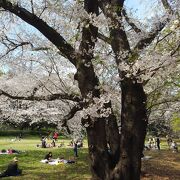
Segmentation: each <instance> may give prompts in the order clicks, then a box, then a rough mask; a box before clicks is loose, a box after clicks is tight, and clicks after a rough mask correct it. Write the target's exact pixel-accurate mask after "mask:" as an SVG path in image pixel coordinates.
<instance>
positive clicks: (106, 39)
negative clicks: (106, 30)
mask: <svg viewBox="0 0 180 180" xmlns="http://www.w3.org/2000/svg"><path fill="white" fill-rule="evenodd" d="M97 36H98V38H99V39H101V40H102V41H104V42H106V43H108V44H111V40H110V38H109V37H106V36H105V35H104V34H101V33H100V32H98V34H97Z"/></svg>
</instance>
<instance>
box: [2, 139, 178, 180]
mask: <svg viewBox="0 0 180 180" xmlns="http://www.w3.org/2000/svg"><path fill="white" fill-rule="evenodd" d="M60 139H61V140H60V141H59V143H60V142H62V141H63V142H64V144H65V146H64V147H62V148H47V149H42V148H37V147H36V144H38V143H39V142H40V140H39V139H38V138H37V137H29V138H25V139H23V140H21V141H11V138H10V137H8V138H5V137H3V138H0V149H8V148H10V147H12V148H13V149H17V150H21V151H25V152H23V153H21V154H19V155H17V157H18V158H19V167H20V169H22V170H23V175H22V176H19V177H8V178H4V179H18V180H36V179H37V180H39V179H41V180H45V179H46V180H47V179H48V180H56V179H58V180H59V179H60V180H89V179H90V178H91V174H90V170H89V159H88V150H87V143H85V147H84V148H82V149H80V150H79V157H78V159H77V162H76V163H75V164H59V165H57V166H51V165H48V164H43V163H40V162H39V161H40V160H41V159H43V158H44V156H45V154H46V153H48V152H49V151H52V153H53V157H54V158H57V157H61V156H63V157H65V158H66V159H68V158H70V157H72V156H73V150H72V148H69V146H67V145H68V144H69V142H70V140H67V139H62V138H60ZM161 147H162V150H161V151H155V150H154V151H146V152H145V155H149V156H152V159H150V160H148V161H143V163H142V164H143V167H142V170H143V172H145V173H143V176H142V180H180V153H172V152H171V151H169V150H167V146H166V143H161ZM13 157H14V155H0V172H1V171H3V170H4V169H6V166H7V164H8V162H10V161H11V160H12V159H13Z"/></svg>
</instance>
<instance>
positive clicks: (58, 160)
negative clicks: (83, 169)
mask: <svg viewBox="0 0 180 180" xmlns="http://www.w3.org/2000/svg"><path fill="white" fill-rule="evenodd" d="M41 162H42V163H47V164H50V165H58V164H61V163H64V164H72V163H75V158H74V157H73V158H69V159H65V158H64V157H59V158H56V159H54V158H53V155H52V152H49V153H48V154H46V155H45V157H44V159H43V160H41Z"/></svg>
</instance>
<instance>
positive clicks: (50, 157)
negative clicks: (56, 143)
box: [44, 152, 52, 161]
mask: <svg viewBox="0 0 180 180" xmlns="http://www.w3.org/2000/svg"><path fill="white" fill-rule="evenodd" d="M44 159H47V160H48V161H50V160H51V159H52V152H49V153H48V154H46V156H45V157H44Z"/></svg>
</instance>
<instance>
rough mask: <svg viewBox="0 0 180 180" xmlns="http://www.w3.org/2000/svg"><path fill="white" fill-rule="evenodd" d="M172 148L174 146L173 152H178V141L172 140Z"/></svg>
mask: <svg viewBox="0 0 180 180" xmlns="http://www.w3.org/2000/svg"><path fill="white" fill-rule="evenodd" d="M171 148H172V150H173V152H178V147H177V143H176V142H175V141H173V142H172V144H171Z"/></svg>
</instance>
